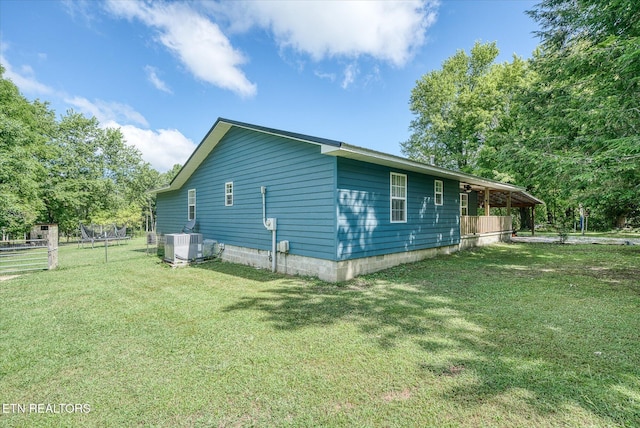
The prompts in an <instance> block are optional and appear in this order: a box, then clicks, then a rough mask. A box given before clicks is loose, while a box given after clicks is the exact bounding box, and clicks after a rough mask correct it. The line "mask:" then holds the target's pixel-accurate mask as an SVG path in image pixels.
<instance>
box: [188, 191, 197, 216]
mask: <svg viewBox="0 0 640 428" xmlns="http://www.w3.org/2000/svg"><path fill="white" fill-rule="evenodd" d="M187 205H188V210H187V220H195V218H196V189H189V194H188V196H187Z"/></svg>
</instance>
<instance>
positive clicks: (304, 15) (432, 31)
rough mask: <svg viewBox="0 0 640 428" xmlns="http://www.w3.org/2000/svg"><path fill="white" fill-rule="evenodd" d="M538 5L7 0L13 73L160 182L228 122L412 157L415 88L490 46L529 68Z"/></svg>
mask: <svg viewBox="0 0 640 428" xmlns="http://www.w3.org/2000/svg"><path fill="white" fill-rule="evenodd" d="M535 3H536V2H535V1H520V0H501V1H495V0H491V1H490V0H486V1H483V0H440V1H432V0H423V1H343V2H340V1H324V2H322V1H320V2H316V1H311V0H307V1H297V2H296V1H284V2H283V1H275V0H274V1H249V2H242V1H234V2H230V1H222V2H219V1H192V2H178V3H175V2H157V1H156V2H136V1H133V0H126V1H105V2H97V1H92V0H85V1H79V0H76V1H50V0H40V1H38V0H30V1H22V0H0V63H2V65H3V66H4V67H5V69H6V71H5V78H10V79H11V80H12V81H13V82H14V83H15V84H16V85H17V86H18V87H19V88H20V90H21V92H22V93H23V94H24V95H25V96H26V97H27V98H29V99H35V98H39V99H41V100H47V101H49V102H50V103H51V107H52V108H53V109H54V110H55V111H56V113H57V114H58V115H61V114H63V113H65V112H66V111H67V109H70V108H72V109H74V110H75V111H79V112H82V113H84V114H86V115H87V116H92V115H93V116H96V117H97V118H98V120H99V121H100V122H101V124H102V125H104V126H118V127H121V129H122V132H123V133H124V135H125V138H126V139H127V141H128V142H129V143H130V144H133V145H135V146H136V147H137V148H138V149H139V150H140V151H141V152H142V154H143V158H144V159H145V160H146V161H148V162H150V163H151V164H152V165H153V166H154V167H155V168H156V169H158V170H160V171H165V170H167V169H169V168H170V167H171V166H172V165H173V164H174V163H183V162H184V161H185V160H186V159H187V158H188V156H189V155H190V154H191V152H192V151H193V149H194V148H195V146H196V145H197V144H198V143H200V141H201V140H202V138H203V137H204V136H205V134H206V132H207V131H208V130H209V128H210V127H211V126H212V125H213V123H214V122H215V120H216V119H217V118H218V117H225V118H229V119H234V120H239V121H244V122H249V123H253V124H256V125H263V126H268V127H272V128H278V129H284V130H287V131H293V132H300V133H305V134H309V135H314V136H318V137H324V138H331V139H335V140H340V141H344V142H347V143H349V144H354V145H358V146H362V147H366V148H370V149H374V150H379V151H383V152H387V153H392V154H396V155H401V152H400V143H401V142H402V141H405V140H407V139H408V138H409V130H408V127H409V123H410V121H411V119H412V118H413V116H412V115H411V113H410V111H409V106H408V102H409V96H410V93H411V89H412V88H413V87H414V86H415V82H416V80H418V79H419V78H420V77H421V76H422V75H423V74H425V73H427V72H429V71H431V70H435V69H438V68H440V66H441V64H442V62H443V61H444V60H445V59H446V58H448V57H450V56H451V55H453V54H454V53H455V52H456V50H459V49H464V50H466V51H467V52H468V51H469V49H470V48H471V47H472V46H473V44H474V42H475V41H477V40H480V41H482V42H487V41H496V42H497V44H498V48H499V49H500V52H501V54H500V57H499V58H498V60H499V61H501V62H502V61H509V60H510V59H511V57H512V55H513V54H517V55H519V56H521V57H524V58H528V57H530V56H531V53H532V51H533V50H534V48H535V47H536V45H537V44H538V40H537V39H536V38H535V36H534V35H533V34H532V32H533V31H535V30H536V29H537V26H536V24H535V23H534V22H533V21H532V20H531V19H530V18H529V17H528V16H526V15H525V13H524V11H525V10H528V9H532V8H533V6H534V5H535Z"/></svg>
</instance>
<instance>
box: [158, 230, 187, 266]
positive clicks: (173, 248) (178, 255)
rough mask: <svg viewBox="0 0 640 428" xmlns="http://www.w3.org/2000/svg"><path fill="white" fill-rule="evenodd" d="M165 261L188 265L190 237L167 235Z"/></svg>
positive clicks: (175, 234)
mask: <svg viewBox="0 0 640 428" xmlns="http://www.w3.org/2000/svg"><path fill="white" fill-rule="evenodd" d="M165 239H166V241H165V244H164V259H165V261H168V262H170V263H186V262H187V261H189V246H190V245H189V244H190V236H189V235H188V234H186V233H170V234H167V235H165Z"/></svg>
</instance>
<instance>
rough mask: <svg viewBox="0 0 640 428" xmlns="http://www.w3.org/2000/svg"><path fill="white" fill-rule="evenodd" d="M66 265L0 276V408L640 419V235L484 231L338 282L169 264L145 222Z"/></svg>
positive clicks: (309, 422)
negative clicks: (473, 239)
mask: <svg viewBox="0 0 640 428" xmlns="http://www.w3.org/2000/svg"><path fill="white" fill-rule="evenodd" d="M60 266H61V267H60V268H59V269H58V270H56V271H51V272H42V273H35V274H30V275H24V276H21V277H18V278H14V279H11V280H6V281H0V298H1V301H2V311H1V312H0V401H2V404H3V407H2V413H0V426H20V427H22V426H51V427H58V426H83V427H84V426H96V427H106V426H167V427H173V426H195V427H205V426H215V427H217V426H223V427H225V426H229V427H237V426H309V427H315V426H349V427H352V426H438V427H441V426H445V427H446V426H464V427H478V426H504V427H513V426H521V427H525V426H526V427H529V426H562V427H566V426H570V427H600V426H602V427H609V426H628V427H632V426H640V279H639V278H640V247H638V246H604V245H591V246H585V245H582V246H581V245H572V246H563V245H549V244H546V245H545V244H537V245H536V244H513V245H506V244H504V245H496V246H493V247H490V248H485V249H482V250H477V251H467V252H462V253H458V254H455V255H452V256H446V257H440V258H436V259H431V260H426V261H424V262H421V263H417V264H413V265H404V266H400V267H397V268H394V269H390V270H387V271H384V272H380V273H377V274H374V275H369V276H365V277H362V278H359V279H356V280H354V281H351V282H349V283H346V284H341V285H340V286H335V285H331V284H326V283H323V282H320V281H317V280H312V279H304V278H297V277H286V276H281V275H274V274H271V273H269V272H265V271H257V270H254V269H252V268H248V267H243V266H237V265H232V264H227V263H220V262H210V263H206V264H202V265H199V266H196V267H190V268H184V269H171V268H168V267H167V266H165V265H163V264H161V263H159V261H158V259H157V258H156V257H154V256H148V255H146V254H145V246H144V243H143V242H142V241H140V240H136V241H134V242H131V243H129V244H127V245H124V246H120V247H115V246H114V247H110V248H109V262H108V263H106V264H105V262H104V249H102V248H96V249H93V250H91V249H78V248H76V247H75V246H66V247H62V248H61V249H60ZM12 404H13V405H18V404H19V405H22V406H23V408H24V410H25V412H24V413H22V412H21V411H20V408H19V407H15V406H14V407H12V406H11V405H12ZM32 404H33V405H37V404H43V406H42V407H41V408H40V410H42V411H43V412H45V413H37V411H32V412H29V411H30V405H32ZM46 404H51V405H52V406H51V408H50V409H51V410H52V411H55V410H58V411H60V410H62V411H63V413H55V414H52V413H46ZM60 404H79V405H83V404H84V405H85V407H82V406H80V410H82V412H80V411H79V410H75V408H74V407H73V406H71V407H69V406H62V407H61V406H60ZM53 405H57V406H58V407H55V406H53ZM65 410H66V411H69V410H74V412H73V413H67V412H65ZM87 410H89V412H88V413H87V412H86V411H87Z"/></svg>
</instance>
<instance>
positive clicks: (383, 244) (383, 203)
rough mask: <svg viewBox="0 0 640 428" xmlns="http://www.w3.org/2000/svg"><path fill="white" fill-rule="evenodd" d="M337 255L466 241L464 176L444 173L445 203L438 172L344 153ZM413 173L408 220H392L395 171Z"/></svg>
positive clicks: (342, 257)
mask: <svg viewBox="0 0 640 428" xmlns="http://www.w3.org/2000/svg"><path fill="white" fill-rule="evenodd" d="M337 161H338V165H337V168H338V177H337V186H338V189H337V196H336V198H337V202H336V210H337V221H338V223H337V227H338V235H337V240H338V242H337V258H338V260H348V259H354V258H360V257H370V256H377V255H383V254H389V253H398V252H404V251H414V250H421V249H426V248H434V247H441V246H446V245H453V244H457V243H459V242H460V225H459V213H460V200H459V199H460V196H459V193H460V190H459V183H458V181H453V180H446V179H442V181H443V185H444V204H443V205H442V206H435V204H434V200H433V198H434V179H435V178H434V177H431V176H427V175H424V174H418V173H413V172H407V171H402V170H397V169H391V168H388V167H385V166H380V165H374V164H369V163H365V162H360V161H355V160H350V159H343V158H338V159H337ZM391 172H398V173H402V174H406V175H407V222H406V223H391V221H390V220H391V213H390V206H389V205H390V202H389V199H390V185H389V180H390V173H391Z"/></svg>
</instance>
